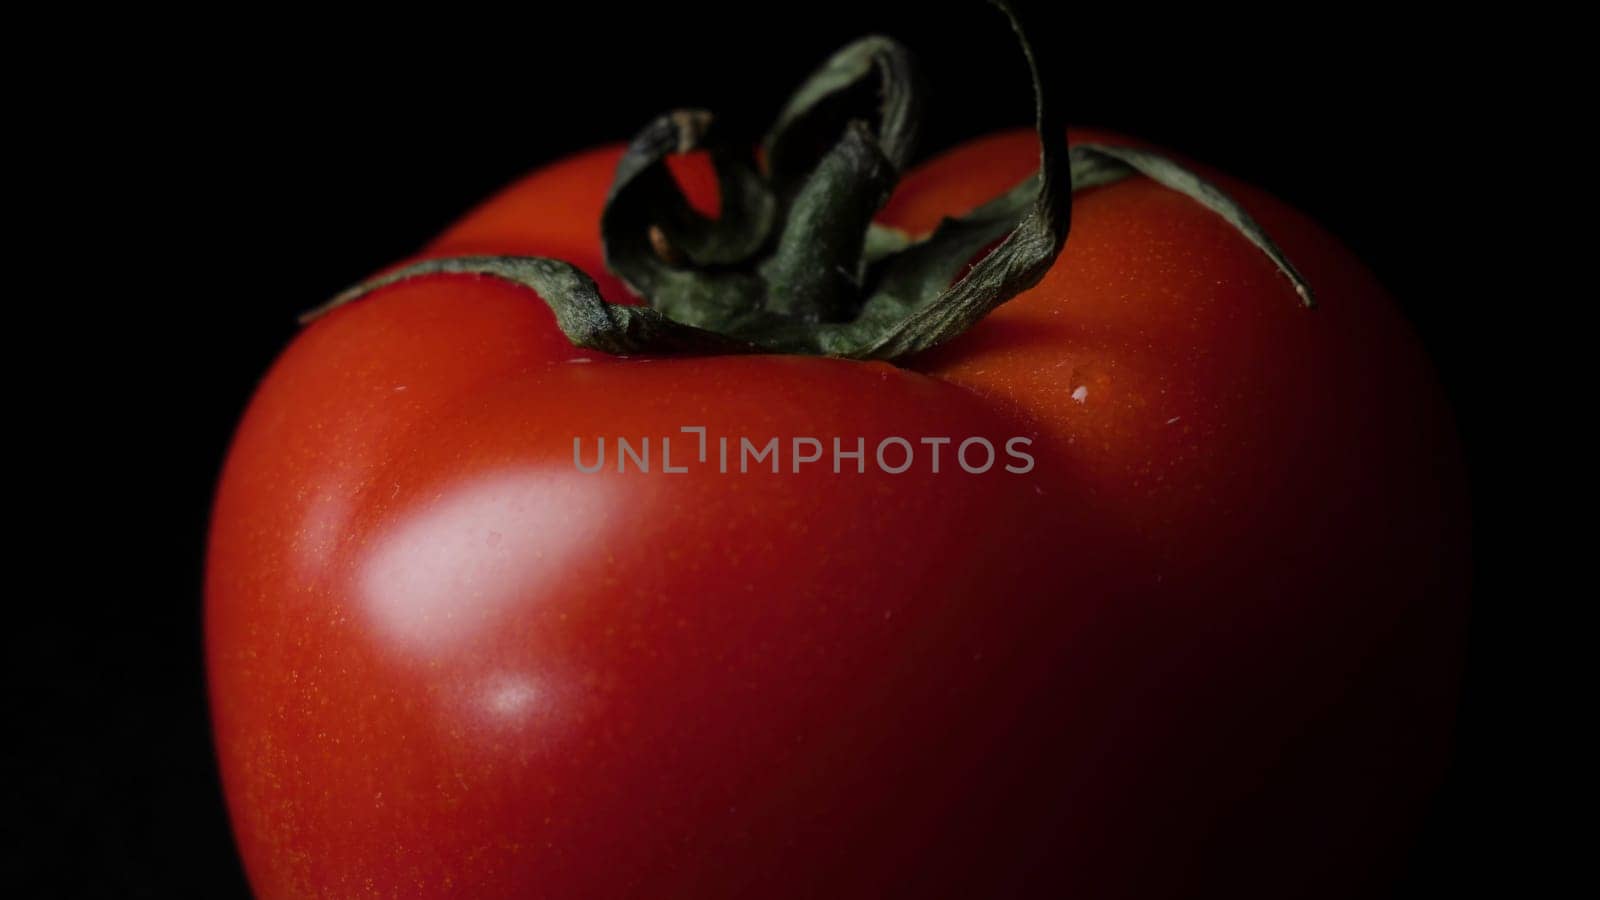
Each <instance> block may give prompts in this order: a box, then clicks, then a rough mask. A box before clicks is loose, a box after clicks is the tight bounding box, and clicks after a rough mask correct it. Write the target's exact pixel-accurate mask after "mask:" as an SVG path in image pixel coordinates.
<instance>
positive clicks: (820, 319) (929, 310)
mask: <svg viewBox="0 0 1600 900" xmlns="http://www.w3.org/2000/svg"><path fill="white" fill-rule="evenodd" d="M994 3H995V5H996V6H998V7H999V8H1000V9H1001V10H1002V11H1003V12H1004V13H1005V14H1006V15H1007V17H1008V18H1009V19H1010V21H1011V24H1012V27H1013V29H1014V30H1015V31H1016V34H1017V37H1018V39H1019V41H1020V43H1021V45H1022V51H1023V54H1024V55H1025V56H1026V57H1027V60H1028V65H1029V69H1030V71H1031V73H1032V76H1033V86H1034V93H1035V100H1036V103H1035V112H1036V124H1037V129H1038V135H1039V143H1040V165H1039V171H1038V172H1036V173H1035V174H1034V175H1032V176H1030V177H1029V178H1027V179H1026V180H1024V181H1023V182H1022V183H1021V184H1018V185H1017V186H1016V187H1014V188H1013V189H1011V190H1010V191H1008V192H1006V193H1005V194H1003V195H1001V196H999V197H997V198H995V199H994V200H991V201H989V202H988V203H986V204H984V205H983V206H980V207H978V208H977V209H975V210H973V211H972V212H970V213H968V214H967V215H965V216H962V217H961V218H958V219H946V220H945V221H944V222H942V223H941V224H940V225H939V227H938V228H937V229H935V230H934V231H933V233H932V234H930V235H927V236H925V237H922V238H920V239H913V238H912V237H911V236H908V235H906V234H904V233H901V232H899V231H896V230H894V229H890V228H886V227H883V226H881V225H878V224H876V223H874V222H873V217H874V216H875V215H876V214H877V213H878V211H879V210H880V209H881V208H882V206H883V204H884V203H885V202H886V201H887V200H888V198H889V195H890V193H891V192H892V190H893V188H894V185H895V183H896V181H897V180H898V178H899V176H900V174H901V172H902V171H903V170H904V169H905V167H906V166H907V165H908V163H909V161H910V158H911V153H912V150H913V147H914V145H915V141H916V131H917V125H918V119H919V112H920V109H919V103H918V91H917V85H916V80H915V76H914V73H913V71H912V67H911V60H910V56H909V54H908V53H907V52H906V50H905V48H903V47H901V46H900V45H899V44H897V43H896V42H894V41H892V40H890V39H888V38H884V37H868V38H864V39H862V40H859V41H856V42H855V43H852V44H850V45H849V46H847V47H845V48H844V49H843V50H841V51H839V52H838V53H836V54H834V56H833V57H832V58H831V59H830V60H828V62H827V63H825V64H824V65H823V66H822V67H821V68H820V69H819V70H817V71H816V72H815V73H813V74H812V76H811V77H810V78H809V79H808V80H807V81H806V82H805V83H804V84H803V85H802V86H801V87H800V89H799V91H797V92H796V93H795V95H794V97H793V98H791V99H790V101H789V103H788V104H787V105H786V106H785V107H784V109H783V111H782V113H781V114H780V115H779V117H778V121H777V124H776V125H775V126H774V127H773V129H772V131H771V133H769V134H768V135H767V137H766V140H765V141H764V142H763V143H762V150H763V154H762V159H760V160H758V158H757V154H756V152H755V149H754V147H753V146H751V144H750V142H748V141H741V140H740V139H739V138H738V137H736V136H730V135H726V134H724V133H723V132H722V131H721V130H720V129H719V128H718V127H717V124H716V122H715V120H714V119H713V118H712V116H711V114H710V113H707V112H704V111H700V110H688V111H679V112H674V113H671V114H668V115H665V116H662V117H660V118H658V119H657V120H655V121H654V122H652V123H650V124H649V125H648V126H646V127H645V129H644V130H643V131H641V132H640V133H639V135H638V136H637V137H635V138H634V140H633V142H632V143H631V144H630V145H629V147H628V150H627V152H626V154H625V155H624V156H623V159H622V161H621V162H620V163H619V164H618V166H617V174H616V178H615V180H614V181H613V183H612V186H611V193H610V196H609V197H608V199H607V201H606V207H605V211H604V213H603V214H602V217H601V222H600V230H601V239H602V242H603V244H604V247H605V258H606V266H607V268H609V269H610V270H611V271H612V272H613V273H614V274H615V275H617V276H618V277H619V278H621V279H622V280H623V281H624V282H625V283H626V284H627V285H628V287H629V288H631V289H632V290H633V291H634V292H635V293H637V294H638V295H639V296H641V297H643V298H645V300H646V301H647V302H648V304H649V305H648V306H619V305H617V304H612V303H608V302H606V301H605V300H603V299H601V297H600V295H599V292H598V290H597V289H596V287H595V283H594V281H593V279H591V278H590V277H589V276H588V275H586V274H584V273H583V272H582V271H580V270H579V269H577V268H576V267H574V266H572V265H570V264H569V263H566V262H562V261H560V260H553V259H545V258H539V257H516V256H477V257H453V258H446V259H431V260H425V261H423V262H420V263H417V264H415V265H411V266H407V267H405V268H402V269H399V270H397V271H394V272H390V273H388V274H385V275H382V276H379V277H377V278H374V279H371V280H369V281H366V282H363V283H362V284H360V285H357V286H356V287H354V288H351V289H350V290H347V291H345V292H344V293H342V294H340V295H339V296H338V297H335V298H334V299H333V300H332V301H330V302H329V303H328V304H326V305H324V306H323V307H321V308H319V309H317V310H314V311H313V312H311V313H308V314H307V315H306V316H305V317H303V320H309V319H311V318H314V317H316V316H318V315H320V314H322V313H324V312H326V311H327V310H329V309H331V308H333V307H335V306H338V305H341V304H343V303H346V302H349V301H351V300H354V299H357V298H359V297H361V296H363V295H365V294H368V293H370V292H372V291H374V290H376V289H378V288H380V287H384V286H386V285H389V284H393V283H395V282H397V281H402V280H405V279H408V278H414V277H418V276H422V275H436V274H464V275H476V276H487V277H494V278H501V279H504V280H507V281H511V282H514V283H516V284H520V285H524V286H527V287H530V288H532V289H533V290H535V291H536V292H538V294H539V296H540V297H541V298H542V299H543V300H544V301H545V302H546V303H547V304H548V305H549V306H550V308H551V310H552V311H554V313H555V315H556V322H557V324H558V325H559V327H560V328H561V330H562V332H563V333H564V334H566V336H567V338H568V339H569V340H571V341H572V342H573V344H575V345H577V346H579V347H585V348H589V349H593V350H600V351H604V352H607V353H613V354H618V355H632V354H661V353H741V352H744V353H799V354H811V355H819V356H835V357H845V358H850V359H884V360H893V359H898V358H900V357H904V356H907V355H910V354H913V353H916V352H918V351H921V350H926V349H928V348H930V347H934V346H937V345H939V344H942V343H944V342H945V341H948V340H950V339H951V338H953V337H955V336H956V335H959V334H961V333H962V332H964V331H966V330H967V329H968V328H970V327H971V326H972V325H973V324H975V323H976V322H977V321H978V320H979V319H981V318H983V317H984V316H986V315H988V314H989V312H990V311H992V310H993V309H995V308H996V307H998V306H999V305H1000V304H1002V303H1004V302H1006V301H1007V300H1010V299H1011V298H1012V297H1015V296H1016V295H1017V294H1020V293H1021V292H1023V291H1025V290H1027V289H1028V288H1029V287H1032V286H1033V285H1035V284H1037V283H1038V282H1039V280H1040V279H1042V278H1043V277H1044V275H1045V273H1046V272H1048V271H1049V270H1050V267H1051V266H1052V265H1053V264H1054V263H1055V259H1056V256H1057V255H1058V254H1059V253H1060V251H1061V247H1062V244H1063V243H1064V242H1065V241H1066V237H1067V230H1068V226H1069V224H1070V215H1071V208H1072V196H1071V195H1072V192H1073V191H1074V190H1081V189H1085V188H1089V187H1095V186H1099V185H1104V184H1109V183H1111V182H1115V181H1119V180H1121V179H1123V178H1127V177H1129V176H1131V175H1135V174H1139V175H1144V176H1146V177H1148V178H1151V179H1153V180H1154V181H1156V182H1158V183H1160V184H1162V185H1164V186H1166V187H1168V188H1171V189H1172V190H1175V191H1178V192H1180V193H1182V194H1184V195H1186V196H1188V197H1190V198H1192V199H1194V200H1195V201H1197V202H1199V203H1200V204H1202V205H1203V206H1205V207H1206V208H1208V209H1210V210H1211V211H1212V212H1214V213H1216V214H1217V215H1219V216H1222V217H1223V218H1224V219H1225V220H1227V221H1228V222H1229V223H1230V224H1231V225H1233V226H1234V228H1236V229H1237V230H1238V231H1239V232H1240V233H1241V234H1242V235H1244V236H1245V237H1246V238H1247V239H1249V240H1250V241H1251V242H1252V243H1253V244H1255V245H1256V246H1257V247H1258V248H1260V250H1261V251H1262V252H1263V253H1264V254H1266V255H1267V257H1269V258H1270V259H1271V260H1272V261H1273V262H1274V263H1275V264H1276V265H1277V267H1278V269H1279V270H1280V271H1281V272H1282V273H1283V274H1284V275H1285V276H1287V277H1288V279H1289V280H1290V282H1291V283H1292V284H1293V285H1294V288H1295V291H1296V292H1297V293H1298V294H1299V296H1300V298H1301V301H1302V303H1303V304H1304V305H1305V306H1307V307H1310V306H1312V305H1313V302H1312V296H1311V292H1310V289H1309V287H1307V285H1306V283H1305V280H1304V279H1303V278H1302V277H1301V276H1300V274H1299V273H1298V272H1297V271H1296V270H1295V268H1294V266H1293V265H1291V264H1290V263H1289V261H1288V260H1287V259H1286V258H1285V257H1284V255H1283V253H1282V252H1281V251H1280V250H1279V249H1278V248H1277V246H1276V245H1275V244H1273V242H1272V240H1271V239H1270V238H1268V237H1267V235H1266V234H1265V232H1263V231H1262V229H1261V227H1260V226H1259V225H1257V224H1256V222H1255V221H1254V220H1253V219H1252V218H1251V217H1250V216H1249V214H1248V213H1246V212H1245V211H1244V210H1243V209H1242V208H1241V207H1240V206H1239V205H1238V204H1237V203H1236V202H1234V201H1233V200H1232V199H1231V198H1229V197H1228V196H1227V195H1226V194H1224V193H1223V192H1222V191H1220V190H1219V189H1217V188H1216V187H1215V186H1213V185H1211V184H1210V183H1208V182H1206V181H1205V180H1204V179H1202V178H1200V177H1199V176H1198V175H1196V174H1195V173H1193V172H1191V171H1189V170H1187V169H1185V168H1183V167H1182V166H1180V165H1178V164H1177V163H1175V162H1173V161H1172V160H1170V159H1168V158H1166V157H1163V156H1160V155H1158V154H1155V153H1151V152H1149V151H1146V150H1136V149H1132V148H1127V147H1111V146H1101V145H1094V144H1080V145H1077V146H1073V147H1071V148H1070V149H1069V148H1068V147H1067V146H1066V141H1065V136H1066V124H1065V121H1064V120H1063V119H1062V118H1061V117H1060V114H1059V111H1058V109H1057V107H1056V105H1055V103H1054V98H1053V96H1052V94H1051V91H1050V89H1049V86H1050V85H1053V84H1056V83H1058V82H1057V81H1056V80H1054V79H1051V78H1049V77H1048V76H1049V74H1050V73H1048V72H1046V71H1044V68H1043V64H1044V62H1045V59H1044V58H1041V57H1040V56H1039V55H1037V54H1036V53H1034V51H1033V49H1032V47H1031V46H1030V45H1029V42H1028V37H1027V33H1026V29H1025V27H1024V23H1023V21H1022V20H1021V18H1020V17H1019V15H1018V12H1017V11H1016V10H1015V9H1014V8H1013V5H1012V4H1011V3H1010V2H1004V0H994ZM695 150H703V151H706V152H707V154H708V155H709V157H710V159H711V162H712V164H713V166H714V167H715V169H716V172H717V182H718V189H719V191H720V194H721V210H720V213H719V214H718V215H717V216H716V217H715V218H711V217H707V216H704V215H701V214H700V213H699V212H697V211H695V210H694V209H693V208H692V207H691V206H690V205H689V203H688V201H687V200H686V199H685V198H684V197H683V194H682V192H681V190H680V189H679V188H678V185H677V183H676V181H675V180H674V179H673V177H672V175H671V173H670V172H669V171H668V169H667V166H666V159H667V157H668V156H671V155H673V154H678V153H688V152H691V151H695ZM985 248H992V249H989V250H988V252H987V253H984V254H983V255H982V257H981V258H978V257H979V254H980V253H983V251H984V249H985ZM969 264H970V268H968V267H969ZM964 269H965V270H966V272H965V274H962V271H963V270H964ZM958 275H959V276H960V277H959V278H957V276H958Z"/></svg>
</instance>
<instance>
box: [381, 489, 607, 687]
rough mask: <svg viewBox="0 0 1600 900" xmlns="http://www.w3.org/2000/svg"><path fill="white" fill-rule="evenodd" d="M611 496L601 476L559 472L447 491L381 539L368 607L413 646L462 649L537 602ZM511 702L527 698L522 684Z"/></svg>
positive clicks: (389, 631)
mask: <svg viewBox="0 0 1600 900" xmlns="http://www.w3.org/2000/svg"><path fill="white" fill-rule="evenodd" d="M609 497H610V492H609V491H608V490H607V486H606V484H605V482H604V481H603V480H601V479H594V478H590V479H582V478H581V477H580V476H574V475H572V474H571V473H567V472H559V471H556V472H552V471H549V470H535V471H524V472H506V473H500V474H496V475H493V476H489V477H483V478H479V479H475V480H473V481H471V482H467V483H464V484H462V485H460V486H458V487H456V488H453V489H449V490H446V491H445V492H444V494H443V495H442V496H440V497H439V498H438V499H437V500H433V501H431V502H428V503H427V504H426V505H422V506H419V507H418V508H417V509H415V510H414V511H412V512H411V513H409V514H408V515H406V516H404V517H402V518H401V520H400V521H399V522H397V523H396V524H395V525H394V526H393V527H392V528H390V529H389V530H388V531H387V532H385V533H384V534H383V535H382V536H381V537H380V538H379V539H378V540H377V542H376V543H375V544H374V549H373V551H372V553H371V555H370V556H368V557H367V559H366V561H365V563H364V564H363V565H362V566H361V569H360V574H359V576H358V577H359V579H360V591H361V597H362V602H363V605H364V608H365V611H366V613H367V614H368V615H370V616H371V617H372V618H373V620H374V621H375V623H376V624H377V625H378V626H379V628H380V629H381V630H382V632H383V633H384V634H385V635H387V636H388V637H389V639H390V640H391V641H392V642H394V643H396V644H398V645H400V646H402V647H403V648H405V649H409V650H422V651H428V652H439V651H443V650H448V649H451V648H453V647H456V646H459V645H460V644H461V643H462V642H464V641H467V640H469V639H471V638H473V637H475V636H477V635H480V634H483V633H484V632H485V630H486V629H491V628H493V627H495V626H496V625H497V624H500V623H501V622H502V621H503V620H504V619H505V618H506V615H507V614H508V613H509V612H511V611H512V610H514V609H516V608H517V607H518V606H519V605H523V604H528V603H533V602H537V601H538V599H539V598H540V597H541V596H542V595H543V594H544V593H545V592H546V591H547V590H548V589H549V587H550V585H551V583H552V582H553V581H554V580H555V579H558V578H560V577H561V576H562V572H563V569H564V567H565V566H567V565H568V564H569V562H570V557H571V556H572V554H573V553H575V552H576V551H578V550H580V549H581V548H582V547H583V546H584V545H585V544H587V543H588V542H590V541H592V540H596V539H598V536H599V532H600V530H601V528H602V527H603V526H604V524H605V520H606V517H607V515H608V513H609V510H610V507H611V503H610V502H609ZM519 690H521V689H519ZM519 698H522V699H519ZM497 702H498V701H497ZM504 702H505V703H507V704H516V703H524V702H526V698H524V697H523V695H522V694H520V693H516V692H514V691H513V692H508V693H505V696H504Z"/></svg>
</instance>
